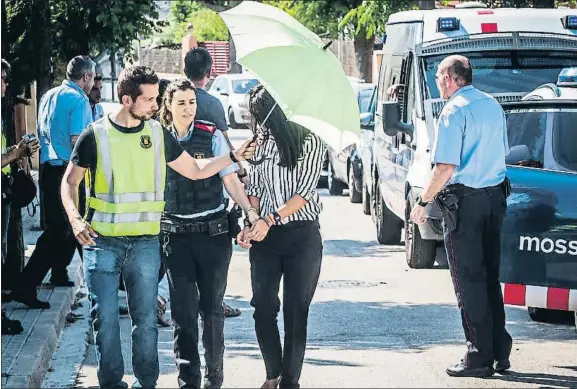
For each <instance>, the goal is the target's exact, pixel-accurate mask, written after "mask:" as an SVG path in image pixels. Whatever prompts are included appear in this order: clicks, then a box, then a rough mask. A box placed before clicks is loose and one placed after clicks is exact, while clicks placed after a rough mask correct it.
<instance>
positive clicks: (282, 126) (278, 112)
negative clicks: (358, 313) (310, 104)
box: [249, 85, 310, 169]
mask: <svg viewBox="0 0 577 389" xmlns="http://www.w3.org/2000/svg"><path fill="white" fill-rule="evenodd" d="M271 110H272V112H271ZM249 111H250V113H251V114H252V116H253V117H254V119H255V124H254V126H255V127H254V128H253V132H254V133H255V134H257V133H258V131H259V129H258V126H261V127H264V129H265V130H269V131H270V133H271V134H272V136H273V138H274V141H275V143H276V146H277V148H278V151H279V157H280V162H279V166H282V167H288V168H291V169H292V168H294V167H296V165H297V161H298V159H299V157H300V156H301V154H302V152H303V144H304V142H305V139H306V138H307V136H309V134H310V132H309V130H307V129H306V128H304V127H302V126H299V125H298V124H295V123H291V122H289V121H288V119H287V117H286V116H285V114H284V112H283V111H282V109H281V108H280V107H279V106H278V105H276V101H275V100H274V98H273V97H272V96H271V94H270V93H269V92H268V91H267V90H266V89H265V88H264V86H262V85H259V86H257V87H255V88H253V89H252V90H251V91H250V92H249ZM269 114H270V115H269ZM267 117H268V119H267ZM265 119H266V122H265Z"/></svg>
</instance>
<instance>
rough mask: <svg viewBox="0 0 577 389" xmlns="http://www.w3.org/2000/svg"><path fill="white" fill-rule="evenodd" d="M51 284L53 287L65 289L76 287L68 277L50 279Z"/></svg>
mask: <svg viewBox="0 0 577 389" xmlns="http://www.w3.org/2000/svg"><path fill="white" fill-rule="evenodd" d="M50 283H51V284H52V286H56V287H59V286H61V287H65V288H72V287H73V286H74V282H73V281H71V280H70V278H68V276H66V277H54V278H50Z"/></svg>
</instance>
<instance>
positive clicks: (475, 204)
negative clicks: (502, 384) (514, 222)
mask: <svg viewBox="0 0 577 389" xmlns="http://www.w3.org/2000/svg"><path fill="white" fill-rule="evenodd" d="M452 192H453V193H455V194H456V195H457V197H458V198H459V206H458V211H457V212H458V214H457V220H458V225H457V229H455V230H454V231H452V232H449V231H447V230H446V228H445V248H446V250H447V257H448V259H449V269H450V271H451V278H452V280H453V286H454V288H455V294H456V296H457V302H458V304H459V309H460V311H461V320H462V324H463V329H464V331H465V338H466V340H467V348H468V349H467V353H466V354H465V358H464V363H465V365H466V366H467V367H470V368H479V367H488V366H492V365H493V361H494V360H501V359H506V358H508V357H509V354H510V351H511V344H512V339H511V336H510V335H509V334H508V333H507V330H506V329H505V307H504V304H503V295H502V292H501V284H500V282H499V263H500V257H501V225H502V223H503V218H504V216H505V211H506V209H507V200H506V198H505V195H504V193H503V190H502V189H501V187H499V186H497V187H491V188H484V189H477V190H475V189H471V188H467V187H460V188H457V189H455V190H454V191H452Z"/></svg>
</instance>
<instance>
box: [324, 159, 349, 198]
mask: <svg viewBox="0 0 577 389" xmlns="http://www.w3.org/2000/svg"><path fill="white" fill-rule="evenodd" d="M327 170H328V173H329V174H328V175H327V180H328V181H327V184H328V186H329V194H330V195H331V196H342V194H343V190H344V189H345V186H344V184H343V183H342V182H340V181H339V180H337V179H335V172H334V171H333V166H332V165H331V163H330V161H329V166H328V169H327Z"/></svg>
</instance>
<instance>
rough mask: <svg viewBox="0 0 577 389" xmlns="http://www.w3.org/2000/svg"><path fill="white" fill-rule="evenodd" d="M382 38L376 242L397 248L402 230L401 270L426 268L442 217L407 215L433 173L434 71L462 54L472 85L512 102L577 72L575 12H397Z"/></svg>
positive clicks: (373, 189) (438, 105)
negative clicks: (419, 219) (422, 219)
mask: <svg viewBox="0 0 577 389" xmlns="http://www.w3.org/2000/svg"><path fill="white" fill-rule="evenodd" d="M386 31H387V38H386V43H385V45H384V46H383V59H382V63H381V69H380V71H379V82H378V87H377V88H378V89H377V99H378V102H377V105H376V113H375V129H374V131H375V134H374V143H373V161H374V162H373V166H372V168H371V169H372V177H371V178H372V182H371V183H369V184H368V185H367V189H368V191H369V192H370V193H369V196H370V200H371V207H372V215H373V220H374V221H375V223H376V226H377V238H378V241H379V242H380V243H382V244H398V243H399V241H400V240H401V230H402V228H403V226H404V227H405V246H406V253H407V262H408V264H409V266H410V267H413V268H426V267H431V266H433V264H434V262H435V252H436V246H437V242H439V241H442V239H443V236H442V226H441V215H440V213H439V212H438V209H436V207H435V206H434V205H431V206H429V207H428V209H427V212H429V222H428V223H426V224H424V225H422V226H418V227H417V226H415V225H414V224H413V223H412V222H411V221H410V218H409V217H408V216H409V213H410V210H411V208H412V205H413V204H414V201H415V199H416V198H417V196H418V195H419V193H420V191H422V189H423V186H424V185H425V183H426V182H427V181H428V179H429V177H430V173H431V170H432V165H431V156H430V150H431V148H432V144H433V136H434V126H435V121H436V120H437V118H438V115H439V113H440V112H441V109H442V108H443V106H444V104H445V101H444V100H443V99H441V98H440V96H439V91H438V89H437V85H436V80H435V73H436V71H437V67H438V65H439V63H440V62H441V61H442V60H443V59H444V58H445V57H447V56H448V55H451V54H462V55H465V56H467V57H468V58H469V59H470V61H471V63H472V66H473V84H474V86H475V87H477V88H478V89H480V90H483V91H485V92H487V93H490V94H492V95H493V96H495V98H496V99H497V100H498V101H500V102H507V101H517V100H520V99H521V98H522V97H523V96H525V95H526V94H527V93H529V92H531V91H533V90H534V89H535V88H537V87H538V86H540V85H543V84H546V83H554V82H556V81H557V77H558V75H559V73H560V72H561V70H562V69H563V68H568V67H574V66H577V36H576V34H577V10H571V9H507V8H500V9H489V8H462V9H442V10H441V9H440V10H427V11H425V10H419V11H405V12H399V13H396V14H393V15H391V16H390V18H389V20H388V23H387V27H386ZM395 85H397V86H398V87H396V88H395V87H394V86H395ZM392 86H393V88H391V87H392ZM392 89H394V90H396V93H392V94H388V92H391V90H392ZM367 168H368V167H367Z"/></svg>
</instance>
